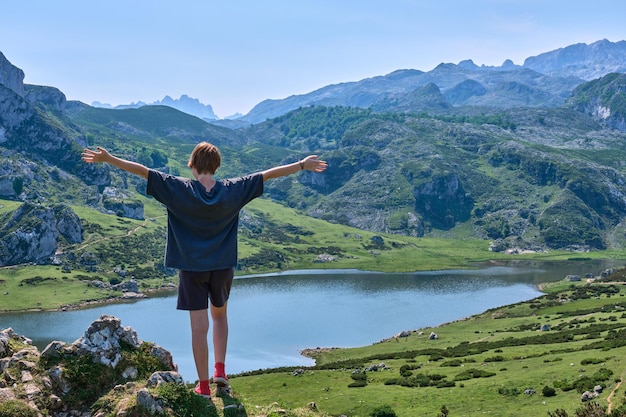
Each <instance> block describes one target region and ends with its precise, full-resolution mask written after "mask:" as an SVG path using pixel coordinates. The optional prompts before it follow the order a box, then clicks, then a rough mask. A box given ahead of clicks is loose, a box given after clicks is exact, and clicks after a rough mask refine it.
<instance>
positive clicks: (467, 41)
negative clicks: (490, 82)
mask: <svg viewBox="0 0 626 417" xmlns="http://www.w3.org/2000/svg"><path fill="white" fill-rule="evenodd" d="M625 16H626V2H625V1H624V0H605V1H602V2H597V1H595V2H592V1H580V0H564V1H561V0H438V1H426V0H423V1H422V0H413V1H409V0H385V1H383V0H378V1H374V0H343V1H342V0H314V1H313V0H265V1H250V0H219V1H218V0H176V1H173V0H170V1H160V0H152V1H146V0H108V1H100V2H95V1H89V0H57V1H49V0H32V1H24V2H17V1H9V2H3V4H2V7H1V8H0V52H2V53H3V54H4V55H5V57H6V58H7V59H8V60H9V61H10V62H11V63H13V64H14V65H15V66H17V67H19V68H21V69H22V70H24V72H25V74H26V77H25V82H26V83H29V84H37V85H50V86H54V87H57V88H59V89H60V90H61V91H63V92H64V93H65V95H66V96H67V98H68V100H80V101H82V102H84V103H87V104H91V103H92V102H94V101H100V102H102V103H109V104H112V105H118V104H127V103H130V102H133V101H144V102H148V103H151V102H154V101H156V100H161V99H162V98H163V97H165V96H166V95H169V96H171V97H173V98H178V97H180V96H181V95H182V94H187V95H189V96H190V97H194V98H197V99H199V100H200V101H201V102H203V103H205V104H210V105H211V106H213V110H214V111H215V113H216V114H217V115H218V116H219V117H226V116H229V115H231V114H233V113H236V112H239V113H244V114H245V113H247V112H248V111H250V109H251V108H252V107H254V105H256V104H258V103H259V102H261V101H263V100H265V99H270V98H271V99H281V98H285V97H288V96H290V95H294V94H304V93H308V92H310V91H313V90H316V89H318V88H321V87H324V86H326V85H329V84H336V83H341V82H347V81H358V80H361V79H363V78H368V77H373V76H377V75H385V74H388V73H390V72H392V71H394V70H397V69H405V68H413V69H419V70H423V71H429V70H431V69H433V68H434V67H435V66H437V65H438V64H439V63H442V62H451V63H458V62H459V61H462V60H464V59H472V60H473V61H474V62H475V63H476V64H477V65H483V64H484V65H501V64H502V62H504V60H505V59H511V60H513V62H515V63H516V64H523V62H524V59H525V58H527V57H529V56H535V55H538V54H540V53H543V52H547V51H551V50H554V49H558V48H561V47H565V46H568V45H571V44H575V43H587V44H589V43H592V42H595V41H598V40H601V39H608V40H610V41H612V42H616V41H620V40H626V24H625V23H624V17H625Z"/></svg>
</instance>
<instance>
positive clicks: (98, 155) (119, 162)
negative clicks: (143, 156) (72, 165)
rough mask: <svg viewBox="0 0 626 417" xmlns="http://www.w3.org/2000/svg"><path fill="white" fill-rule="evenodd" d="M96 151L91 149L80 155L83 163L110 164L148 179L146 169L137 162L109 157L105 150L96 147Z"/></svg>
mask: <svg viewBox="0 0 626 417" xmlns="http://www.w3.org/2000/svg"><path fill="white" fill-rule="evenodd" d="M96 149H97V150H95V151H92V150H91V149H85V150H84V151H83V153H82V154H81V157H82V158H83V161H85V162H87V163H88V164H91V163H95V162H106V163H107V164H111V165H113V166H114V167H117V168H119V169H123V170H124V171H127V172H130V173H131V174H135V175H139V176H140V177H143V178H145V179H148V168H147V167H146V166H144V165H141V164H139V163H137V162H132V161H127V160H125V159H122V158H118V157H116V156H113V155H111V154H110V153H109V152H108V151H107V150H106V149H104V148H101V147H100V146H98V147H97V148H96Z"/></svg>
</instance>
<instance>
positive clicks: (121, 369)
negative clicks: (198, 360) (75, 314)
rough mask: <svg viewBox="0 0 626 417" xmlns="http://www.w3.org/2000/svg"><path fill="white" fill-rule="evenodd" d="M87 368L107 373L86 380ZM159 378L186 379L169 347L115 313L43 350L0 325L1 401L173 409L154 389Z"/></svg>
mask: <svg viewBox="0 0 626 417" xmlns="http://www.w3.org/2000/svg"><path fill="white" fill-rule="evenodd" d="M85 373H93V377H94V378H96V379H97V378H99V376H100V375H103V376H105V377H104V378H100V380H93V381H90V382H92V384H93V386H91V385H89V386H86V385H85V384H86V382H85V380H86V378H85V375H84V374H85ZM87 380H88V378H87ZM161 384H184V380H183V378H182V377H181V375H180V374H178V372H177V365H176V364H175V363H174V362H173V358H172V355H171V354H170V352H168V351H167V350H165V349H163V348H162V347H160V346H157V345H155V344H152V343H148V342H143V341H141V340H140V339H139V338H138V337H137V333H136V332H135V331H134V330H133V329H132V328H130V327H126V326H122V323H121V321H120V320H119V319H118V318H116V317H114V316H108V315H103V316H101V317H100V318H99V319H98V320H96V321H94V322H93V323H92V324H91V325H90V326H89V328H88V329H87V330H86V331H85V333H84V334H83V336H82V337H80V338H79V339H77V340H76V341H74V342H73V343H71V344H67V343H65V342H60V341H53V342H51V343H50V344H49V345H48V346H47V347H46V348H45V349H44V350H43V351H42V352H41V353H40V352H39V351H38V349H37V348H36V347H35V346H33V345H32V341H31V340H30V339H28V338H26V337H24V336H21V335H18V334H16V333H15V332H14V331H13V330H12V329H10V328H8V329H3V330H0V402H6V401H12V402H14V403H16V404H18V405H19V406H22V407H25V408H30V409H32V410H33V411H34V412H35V413H36V415H39V416H41V415H48V416H52V417H66V416H92V415H93V416H105V415H118V416H120V415H125V416H131V415H142V416H146V415H172V414H171V413H169V412H168V411H167V410H166V406H167V405H166V404H164V403H163V401H162V400H161V399H160V398H159V397H158V394H156V393H155V388H156V387H159V386H160V385H161ZM105 396H106V398H107V399H106V401H98V400H99V399H100V398H103V397H105ZM94 404H97V405H94ZM99 407H100V408H99ZM111 413H113V414H111Z"/></svg>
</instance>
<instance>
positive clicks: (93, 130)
mask: <svg viewBox="0 0 626 417" xmlns="http://www.w3.org/2000/svg"><path fill="white" fill-rule="evenodd" d="M625 68H626V42H624V41H620V42H616V43H612V42H609V41H606V40H602V41H598V42H595V43H593V44H591V45H584V44H581V45H572V46H568V47H565V48H562V49H559V50H556V51H551V52H547V53H545V54H541V55H538V56H536V57H531V58H528V59H527V60H526V61H525V63H524V65H522V66H517V65H514V64H513V63H512V62H510V61H507V62H505V63H504V64H503V65H502V66H500V67H485V66H481V67H478V66H476V65H475V64H473V63H472V62H471V61H469V60H468V61H463V62H461V63H459V64H457V65H454V64H441V65H439V66H437V67H436V68H435V69H433V70H432V71H429V72H422V71H419V70H410V69H407V70H398V71H395V72H392V73H391V74H388V75H385V76H380V77H373V78H369V79H366V80H362V81H358V82H350V83H342V84H337V85H331V86H327V87H324V88H322V89H319V90H316V91H313V92H311V93H309V94H304V95H300V96H291V97H288V98H286V99H284V100H266V101H263V102H261V103H259V104H258V105H257V106H255V107H254V108H253V109H252V111H250V113H248V114H247V115H245V116H243V117H241V118H239V119H237V120H231V121H224V120H211V121H207V120H204V119H202V118H198V117H196V116H193V115H190V114H188V113H186V112H182V111H179V110H176V109H174V108H172V107H170V106H168V105H163V103H160V104H158V105H148V106H140V107H138V108H123V109H122V108H120V109H107V108H98V107H94V106H89V105H87V104H84V103H81V102H76V101H67V100H66V98H65V95H64V94H63V93H62V92H61V91H59V90H58V89H56V88H54V87H44V86H35V85H28V84H24V83H23V79H24V72H23V71H22V70H21V69H19V68H16V67H14V66H13V65H12V64H11V63H10V62H9V61H8V60H7V59H6V58H5V57H4V56H3V55H2V54H1V53H0V155H1V158H0V198H3V199H9V200H16V201H20V202H24V203H25V204H40V205H44V206H50V207H51V210H49V211H45V212H42V211H41V210H36V209H35V208H36V207H31V206H29V207H28V209H22V210H21V211H20V212H19V213H17V212H15V213H10V214H8V216H9V217H7V218H5V219H4V222H3V224H5V226H3V227H1V228H0V265H2V264H5V263H6V259H9V254H10V253H13V252H12V251H14V249H15V248H16V247H17V246H16V245H18V246H19V245H21V246H28V245H33V244H35V243H36V242H37V234H34V233H31V234H28V233H24V230H26V229H23V228H22V226H23V227H27V226H25V225H30V226H29V227H30V229H28V230H31V231H32V230H34V229H33V228H32V220H33V216H34V217H37V216H39V217H37V218H38V219H40V220H41V219H42V218H43V217H45V218H46V219H47V220H46V223H45V227H44V226H41V227H39V229H36V230H39V231H40V232H41V233H44V232H45V233H46V236H48V237H53V238H56V239H63V236H64V233H65V234H67V232H66V231H64V229H63V227H62V225H64V224H69V223H71V224H76V221H75V218H74V217H72V213H71V210H67V207H56V206H54V207H52V205H54V204H63V205H65V206H69V207H72V206H88V207H94V208H97V209H99V210H102V211H103V212H106V213H112V214H117V215H118V216H121V217H135V218H141V217H142V216H143V206H142V204H143V203H142V202H141V201H140V200H138V199H137V196H138V195H140V194H142V193H143V192H144V191H145V184H142V183H141V181H138V180H137V179H135V178H132V177H128V176H126V175H125V174H124V173H121V172H119V171H118V170H115V169H111V168H110V167H108V166H99V165H96V166H94V165H86V164H84V163H82V162H81V161H80V151H81V149H82V148H83V147H85V146H94V145H100V146H104V147H106V148H108V149H109V150H110V151H112V152H114V153H115V154H117V155H120V156H124V157H127V158H130V159H134V160H137V161H139V162H141V163H144V164H146V165H148V166H151V167H155V168H159V169H162V170H165V171H167V172H171V173H174V174H179V173H181V172H183V170H185V161H186V158H187V157H188V153H189V151H190V149H191V148H192V147H193V145H195V143H197V142H198V141H201V140H207V141H211V142H213V143H215V144H216V145H218V146H219V147H220V149H221V150H222V154H223V157H224V159H225V160H227V161H228V164H225V166H224V167H222V168H221V169H220V175H221V176H223V177H225V176H234V175H239V174H242V173H248V172H254V171H256V170H260V169H264V168H267V167H269V166H272V165H277V164H281V163H286V162H293V161H295V160H297V158H301V157H302V156H304V155H306V154H310V153H316V154H319V155H320V157H323V158H324V159H325V160H327V161H328V163H329V168H328V170H327V171H326V172H325V173H323V174H314V173H310V172H303V173H301V174H300V175H299V176H298V177H297V181H294V180H293V178H281V179H277V180H274V181H272V182H270V183H268V184H267V187H266V195H267V196H268V197H269V198H272V199H274V200H276V201H279V202H281V203H283V204H284V205H286V206H288V207H292V208H294V209H296V210H298V211H300V212H301V213H305V214H307V215H309V216H314V217H317V218H321V219H325V220H327V221H330V222H333V223H340V224H346V225H350V226H354V227H357V228H360V229H364V230H370V231H376V232H388V233H396V234H405V235H413V236H424V237H428V236H444V237H450V238H457V239H458V238H481V239H485V240H486V241H487V242H488V244H491V246H492V248H493V250H496V251H500V250H528V249H530V250H547V249H553V248H558V249H564V248H565V249H569V250H582V251H586V250H598V249H600V250H601V249H613V248H623V247H624V246H625V245H626V223H625V222H624V221H623V220H624V219H625V218H626V173H625V169H626V168H625V165H624V163H623V161H624V160H626V148H625V147H624V143H625V140H626V133H624V132H625V131H626V122H625V115H626V93H625V92H626V75H625V74H624V72H626V71H625ZM540 70H541V71H545V73H544V72H540ZM583 76H584V77H585V78H590V79H589V80H587V79H585V78H583ZM594 77H597V78H594ZM184 97H186V96H184ZM181 99H182V98H181ZM183 101H191V102H195V101H194V99H189V100H186V99H185V100H183ZM179 102H180V100H179ZM227 124H228V125H229V127H231V128H228V127H225V125H227ZM232 127H238V128H237V129H232ZM242 171H243V172H242ZM29 216H30V217H29ZM55 216H56V217H55ZM9 220H11V221H9ZM29 222H30V223H29ZM7 225H9V226H10V227H9V226H7ZM71 235H72V236H77V233H76V231H75V230H73V232H72V234H71ZM28 236H31V237H30V238H29V239H30V240H19V239H18V238H17V237H20V239H22V238H23V239H26V238H27V237H28ZM48 239H49V238H48ZM24 253H27V254H28V257H25V258H24V259H22V260H21V261H32V260H35V259H37V256H40V257H44V256H41V255H45V256H47V255H49V254H43V253H42V252H37V251H25V252H24ZM25 256H26V255H25ZM11 259H12V261H11V262H17V261H16V260H15V259H14V257H11Z"/></svg>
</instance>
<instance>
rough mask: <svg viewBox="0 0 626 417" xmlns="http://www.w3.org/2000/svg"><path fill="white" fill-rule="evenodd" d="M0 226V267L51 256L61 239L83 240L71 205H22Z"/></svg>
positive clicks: (37, 260) (81, 228) (78, 222)
mask: <svg viewBox="0 0 626 417" xmlns="http://www.w3.org/2000/svg"><path fill="white" fill-rule="evenodd" d="M2 223H3V225H2V226H1V227H0V266H6V265H16V264H21V263H26V262H39V261H42V260H44V259H47V258H49V257H51V256H52V255H54V253H55V251H56V249H57V245H58V242H59V239H60V237H63V238H64V239H65V240H66V241H67V242H68V243H79V242H82V240H83V227H82V224H81V221H80V219H79V218H78V216H77V215H76V213H74V211H73V210H72V208H71V207H70V206H67V205H65V204H56V205H52V206H50V207H46V206H43V205H40V204H35V203H24V204H22V205H21V206H20V207H19V208H18V209H17V210H15V211H14V212H13V213H9V214H8V215H6V216H5V218H4V219H3V222H2Z"/></svg>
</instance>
